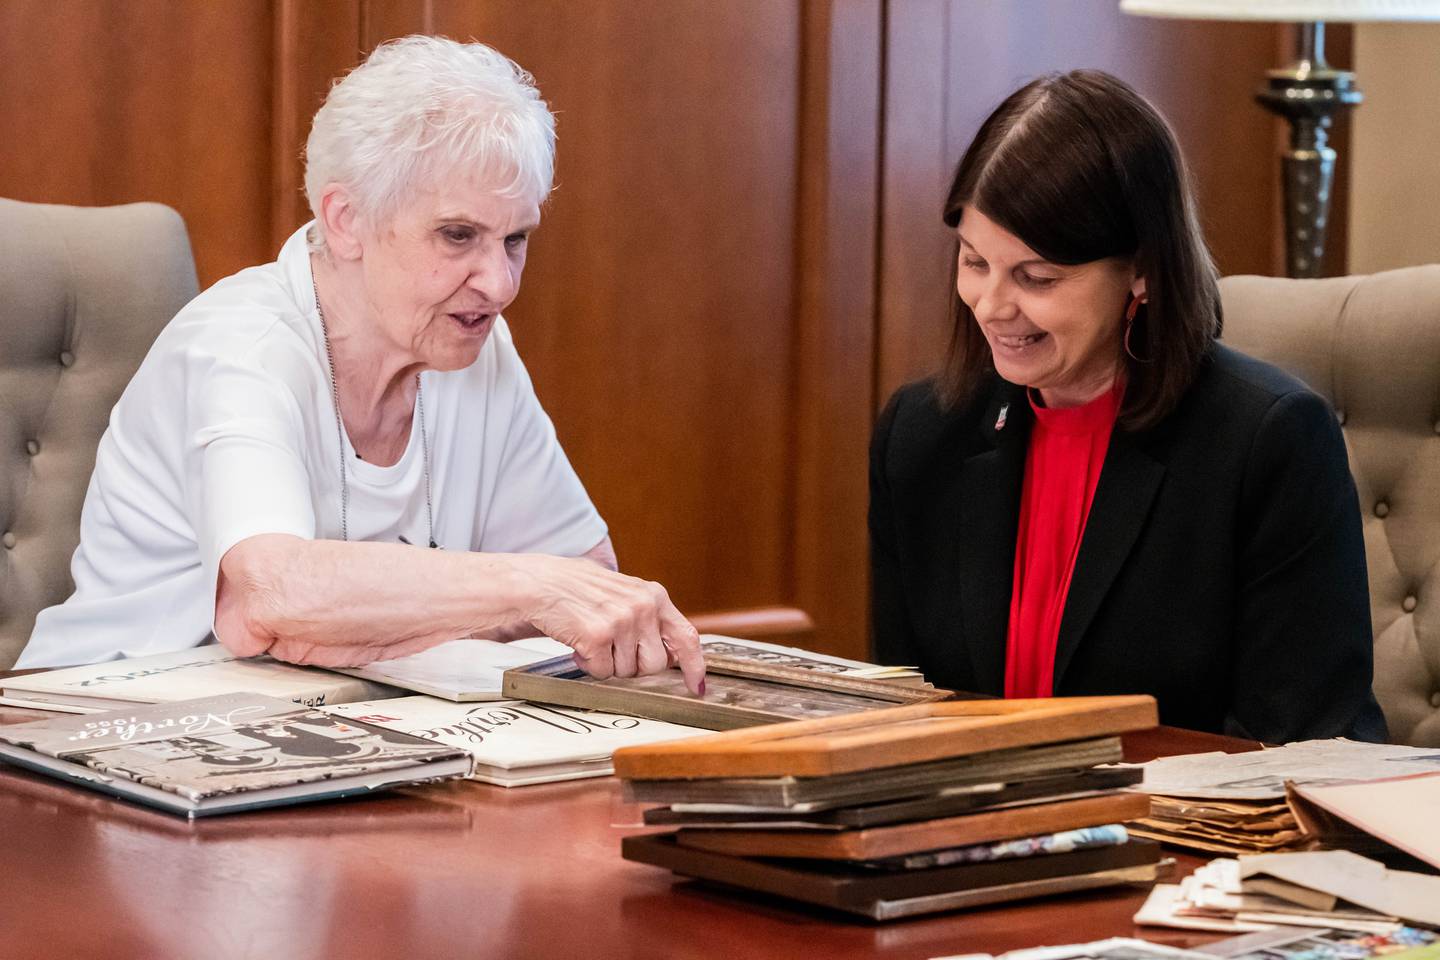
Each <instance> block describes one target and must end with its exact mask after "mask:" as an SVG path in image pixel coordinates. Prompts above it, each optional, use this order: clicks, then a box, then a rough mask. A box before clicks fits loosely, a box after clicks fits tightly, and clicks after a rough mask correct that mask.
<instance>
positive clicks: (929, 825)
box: [676, 793, 1150, 860]
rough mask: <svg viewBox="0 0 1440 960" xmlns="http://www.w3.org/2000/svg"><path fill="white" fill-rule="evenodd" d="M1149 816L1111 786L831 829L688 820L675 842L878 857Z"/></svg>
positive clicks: (1141, 803) (822, 856) (745, 852)
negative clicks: (707, 826) (1094, 793)
mask: <svg viewBox="0 0 1440 960" xmlns="http://www.w3.org/2000/svg"><path fill="white" fill-rule="evenodd" d="M1149 815H1150V798H1149V797H1148V796H1146V795H1145V794H1143V793H1110V794H1105V795H1103V796H1098V797H1080V798H1076V799H1067V800H1056V801H1052V802H1050V803H1037V804H1031V805H1029V806H1023V807H1007V808H1002V809H999V810H982V811H978V812H975V813H966V814H961V815H960V816H955V817H942V818H939V819H935V820H917V821H914V822H911V823H896V824H889V825H886V826H883V827H868V828H861V829H858V830H840V831H837V832H825V831H806V830H744V829H736V830H703V829H693V828H688V827H687V828H684V829H681V830H680V831H679V833H678V834H677V835H676V841H677V842H678V843H679V844H680V846H682V847H693V848H695V849H696V850H709V851H710V852H711V853H726V854H730V855H731V856H736V857H786V858H795V859H804V860H811V859H814V860H880V859H883V858H885V857H897V856H904V855H905V854H911V853H920V852H921V851H925V850H942V849H948V848H950V847H964V846H970V845H972V844H977V843H996V842H998V841H1000V840H1008V839H1010V838H1012V837H1028V836H1038V835H1040V834H1048V833H1058V832H1060V831H1062V830H1078V829H1080V828H1081V827H1098V826H1101V825H1103V824H1107V823H1120V822H1122V821H1125V820H1136V819H1139V818H1140V817H1148V816H1149Z"/></svg>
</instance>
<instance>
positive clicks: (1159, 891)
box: [1135, 850, 1440, 935]
mask: <svg viewBox="0 0 1440 960" xmlns="http://www.w3.org/2000/svg"><path fill="white" fill-rule="evenodd" d="M1135 922H1136V923H1138V924H1142V925H1154V926H1164V927H1179V928H1184V929H1193V930H1217V931H1224V932H1235V933H1238V932H1245V931H1257V930H1268V929H1273V928H1274V927H1277V926H1289V927H1324V928H1332V929H1333V928H1338V929H1345V930H1353V931H1357V932H1360V933H1371V934H1376V935H1389V934H1393V933H1395V932H1396V931H1398V930H1400V928H1401V926H1402V925H1403V924H1407V923H1408V924H1420V925H1424V926H1430V927H1440V876H1432V875H1429V874H1421V873H1414V872H1411V871H1407V870H1391V869H1387V868H1386V867H1385V865H1384V864H1382V863H1378V862H1376V861H1374V860H1370V859H1368V858H1366V857H1362V856H1360V855H1359V854H1355V853H1351V852H1350V851H1348V850H1317V851H1311V852H1306V853H1282V854H1258V855H1253V856H1248V857H1241V858H1239V859H1238V860H1235V859H1219V860H1212V861H1211V862H1210V863H1208V864H1206V865H1205V866H1203V867H1201V868H1200V869H1198V870H1196V871H1195V872H1194V873H1192V874H1191V875H1190V876H1188V877H1185V878H1184V879H1183V880H1182V881H1181V882H1180V883H1179V884H1160V885H1157V886H1156V887H1155V888H1154V889H1153V890H1152V891H1151V894H1150V897H1149V899H1147V900H1146V901H1145V905H1144V906H1143V907H1141V908H1140V912H1139V913H1137V914H1136V915H1135Z"/></svg>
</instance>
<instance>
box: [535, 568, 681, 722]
mask: <svg viewBox="0 0 1440 960" xmlns="http://www.w3.org/2000/svg"><path fill="white" fill-rule="evenodd" d="M510 561H511V563H512V564H513V566H514V568H515V570H516V572H517V573H519V574H520V575H521V577H522V582H523V583H524V584H525V586H524V587H523V588H522V590H523V592H524V594H525V601H524V607H523V608H524V610H525V611H526V613H525V619H526V622H528V623H529V624H530V626H531V627H532V628H533V629H534V631H535V632H536V633H539V634H543V635H544V636H547V637H550V638H551V639H553V640H558V641H559V642H561V643H563V644H565V645H566V646H568V647H570V648H571V649H572V650H574V651H575V662H576V664H577V665H578V666H579V667H580V668H581V669H583V670H584V671H585V672H586V673H588V674H590V675H591V676H592V677H596V678H599V679H602V680H603V679H605V678H606V677H612V676H614V677H634V676H639V675H642V674H650V673H659V672H660V671H661V670H665V669H668V668H669V667H671V666H677V665H678V666H679V667H680V671H681V673H683V674H684V676H685V686H686V687H688V688H689V689H690V692H691V693H694V694H696V695H701V694H703V693H704V690H705V660H704V657H703V656H702V655H701V652H700V636H699V634H698V633H697V632H696V631H695V628H694V627H693V626H691V625H690V621H688V620H686V619H685V617H684V616H683V615H682V614H681V613H680V611H679V610H677V609H676V608H675V605H674V604H673V603H671V602H670V595H669V594H668V593H666V592H665V588H664V587H662V586H661V585H660V584H658V583H655V582H654V581H651V580H641V579H640V578H638V577H632V576H628V575H626V574H623V573H616V572H614V571H612V570H607V569H605V568H604V567H601V566H599V565H598V564H595V563H592V562H590V561H589V560H583V559H572V558H567V557H552V556H544V555H540V554H522V555H517V556H512V557H511V558H510Z"/></svg>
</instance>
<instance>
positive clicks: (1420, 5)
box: [1120, 0, 1440, 23]
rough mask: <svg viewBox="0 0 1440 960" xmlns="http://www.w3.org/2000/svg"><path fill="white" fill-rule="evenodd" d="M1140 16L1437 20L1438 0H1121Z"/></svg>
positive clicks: (1128, 10) (1299, 20)
mask: <svg viewBox="0 0 1440 960" xmlns="http://www.w3.org/2000/svg"><path fill="white" fill-rule="evenodd" d="M1120 9H1121V10H1123V11H1124V12H1126V13H1133V14H1135V15H1137V16H1142V17H1182V18H1184V19H1187V20H1267V21H1271V22H1275V21H1279V22H1284V23H1312V22H1320V23H1367V22H1375V21H1385V20H1412V21H1414V20H1436V21H1440V0H1120Z"/></svg>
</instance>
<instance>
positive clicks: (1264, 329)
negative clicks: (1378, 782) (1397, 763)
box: [1220, 265, 1440, 746]
mask: <svg viewBox="0 0 1440 960" xmlns="http://www.w3.org/2000/svg"><path fill="white" fill-rule="evenodd" d="M1220 291H1221V299H1222V301H1223V303H1224V308H1225V332H1224V340H1225V342H1227V343H1229V344H1230V345H1232V346H1234V347H1236V348H1238V349H1240V350H1243V351H1244V352H1246V353H1249V354H1251V355H1253V356H1256V357H1259V358H1261V359H1263V360H1268V361H1269V362H1271V363H1274V364H1276V365H1277V366H1280V367H1282V368H1284V369H1286V370H1288V371H1290V372H1291V373H1293V374H1295V375H1296V376H1298V377H1300V378H1301V379H1303V380H1304V381H1305V382H1306V383H1308V384H1309V385H1310V386H1311V387H1312V388H1314V389H1315V390H1316V391H1318V392H1319V393H1321V394H1323V395H1324V396H1325V397H1326V398H1327V399H1328V400H1329V401H1330V402H1331V404H1332V405H1333V406H1334V407H1335V415H1336V417H1337V418H1338V419H1339V421H1340V423H1341V424H1342V426H1343V429H1344V433H1345V443H1346V446H1347V448H1348V449H1349V451H1350V469H1351V471H1352V472H1353V473H1354V475H1355V484H1356V486H1357V488H1358V489H1359V494H1360V513H1361V517H1362V520H1363V524H1364V529H1365V553H1366V560H1367V561H1368V565H1369V569H1370V612H1371V618H1372V620H1373V622H1374V627H1375V695H1376V697H1377V698H1378V699H1379V701H1380V706H1381V707H1382V708H1383V709H1384V711H1385V718H1386V720H1387V721H1388V722H1389V724H1390V736H1391V739H1392V740H1395V741H1397V742H1401V743H1412V744H1417V745H1421V746H1440V265H1436V266H1426V267H1413V268H1409V269H1404V270H1391V271H1388V272H1385V273H1376V274H1372V275H1370V276H1360V277H1337V278H1334V279H1329V280H1285V279H1276V278H1271V277H1228V278H1226V279H1225V280H1223V281H1221V284H1220ZM1294 655H1295V657H1296V658H1300V657H1304V656H1306V655H1307V653H1306V651H1305V650H1304V649H1297V650H1295V652H1294Z"/></svg>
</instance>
